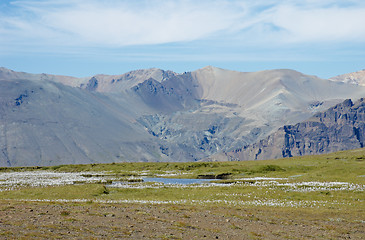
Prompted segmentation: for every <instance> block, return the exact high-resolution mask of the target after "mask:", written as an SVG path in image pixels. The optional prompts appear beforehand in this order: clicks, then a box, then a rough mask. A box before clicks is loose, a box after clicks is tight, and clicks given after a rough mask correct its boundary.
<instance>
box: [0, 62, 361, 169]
mask: <svg viewBox="0 0 365 240" xmlns="http://www.w3.org/2000/svg"><path fill="white" fill-rule="evenodd" d="M364 96H365V86H361V85H359V84H352V83H346V82H341V81H333V80H326V79H320V78H318V77H316V76H310V75H305V74H302V73H299V72H297V71H294V70H290V69H278V70H265V71H259V72H237V71H230V70H225V69H220V68H216V67H212V66H208V67H205V68H202V69H198V70H196V71H193V72H185V73H181V74H179V73H175V72H172V71H164V70H161V69H157V68H151V69H141V70H135V71H131V72H128V73H124V74H120V75H102V74H99V75H95V76H90V77H84V78H75V77H68V76H58V75H51V74H29V73H24V72H15V71H12V70H9V69H6V68H0V166H34V165H58V164H68V163H75V164H76V163H98V162H100V163H101V162H123V161H197V160H201V159H205V158H207V157H209V156H212V155H215V154H222V153H224V152H230V151H233V150H235V149H239V148H242V146H246V145H249V144H253V143H255V142H257V141H259V140H260V139H264V138H266V137H267V136H268V135H270V134H272V133H273V132H275V131H276V130H277V129H278V128H279V127H282V126H283V125H290V124H295V123H298V122H301V121H304V120H306V119H308V118H309V117H311V116H312V115H313V114H315V113H317V112H320V111H324V110H326V109H328V108H329V107H332V106H334V105H335V104H338V103H340V102H342V101H343V100H344V99H347V98H352V99H358V98H361V97H364Z"/></svg>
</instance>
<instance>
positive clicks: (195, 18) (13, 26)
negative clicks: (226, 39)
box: [1, 0, 241, 46]
mask: <svg viewBox="0 0 365 240" xmlns="http://www.w3.org/2000/svg"><path fill="white" fill-rule="evenodd" d="M131 2H132V1H129V2H128V1H56V4H55V3H54V1H42V2H41V3H40V2H37V1H25V2H24V1H18V2H17V3H16V5H17V6H18V7H19V8H20V9H22V10H24V11H23V12H22V13H23V14H22V15H20V16H18V17H6V18H4V19H3V21H1V22H2V24H1V25H2V30H3V31H5V30H6V28H5V25H7V26H8V31H7V33H8V34H9V35H18V37H19V36H22V37H26V38H28V37H29V36H34V37H35V38H37V37H38V38H40V39H42V40H46V41H50V40H54V41H56V42H59V41H64V42H65V43H66V44H67V42H72V43H76V44H82V43H84V44H90V43H91V44H101V45H107V46H124V45H139V44H161V43H170V42H180V41H191V40H196V39H200V38H204V37H206V36H209V35H211V34H214V33H216V32H218V31H221V30H226V29H229V28H230V27H231V26H232V25H233V24H234V23H235V22H237V21H238V19H239V18H240V17H241V12H240V11H238V10H237V8H233V7H232V6H231V5H227V4H226V3H225V2H222V1H195V2H194V1H190V0H189V1H186V0H185V1H184V0H178V1H158V0H154V1H140V2H139V4H136V3H135V2H134V3H133V2H132V3H131ZM137 2H138V1H137ZM61 3H62V4H61ZM29 16H33V17H32V18H31V19H29ZM9 29H10V30H9ZM57 39H59V40H57Z"/></svg>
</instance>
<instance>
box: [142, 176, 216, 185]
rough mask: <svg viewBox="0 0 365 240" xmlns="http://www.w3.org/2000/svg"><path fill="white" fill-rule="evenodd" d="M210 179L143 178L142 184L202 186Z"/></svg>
mask: <svg viewBox="0 0 365 240" xmlns="http://www.w3.org/2000/svg"><path fill="white" fill-rule="evenodd" d="M211 180H212V179H194V178H185V179H183V178H153V177H151V178H143V181H144V182H158V183H163V184H182V185H188V184H202V183H209V182H210V181H211Z"/></svg>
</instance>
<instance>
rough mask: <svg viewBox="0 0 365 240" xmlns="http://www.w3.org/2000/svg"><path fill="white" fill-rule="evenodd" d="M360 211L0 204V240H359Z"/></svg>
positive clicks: (363, 230) (362, 231) (362, 233)
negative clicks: (340, 212)
mask: <svg viewBox="0 0 365 240" xmlns="http://www.w3.org/2000/svg"><path fill="white" fill-rule="evenodd" d="M363 220H365V219H364V212H358V213H351V214H349V213H346V212H344V213H342V214H339V212H338V211H336V210H333V211H316V210H313V209H283V208H279V209H275V208H261V209H260V208H237V207H215V206H214V207H206V206H205V207H203V206H184V205H149V204H96V203H82V204H80V203H41V202H19V201H0V239H365V221H363Z"/></svg>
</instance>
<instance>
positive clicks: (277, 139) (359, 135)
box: [226, 98, 365, 160]
mask: <svg viewBox="0 0 365 240" xmlns="http://www.w3.org/2000/svg"><path fill="white" fill-rule="evenodd" d="M364 138H365V100H364V98H361V99H360V100H358V101H357V102H355V103H353V102H352V101H351V100H350V99H347V100H345V101H344V102H342V103H340V104H338V105H336V106H334V107H332V108H330V109H328V110H327V111H324V112H320V113H317V114H315V115H314V116H313V117H312V118H310V119H308V120H307V121H304V122H301V123H298V124H295V125H287V126H284V127H281V128H279V130H278V131H276V132H275V133H273V134H271V135H269V136H268V137H267V138H265V139H263V140H261V141H260V142H258V143H255V144H252V145H248V146H245V147H243V148H241V149H238V150H235V151H232V152H229V153H226V156H227V157H228V158H229V159H230V160H262V159H270V158H281V157H292V156H301V155H312V154H321V153H329V152H335V151H341V150H349V149H355V148H360V147H363V146H364Z"/></svg>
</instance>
